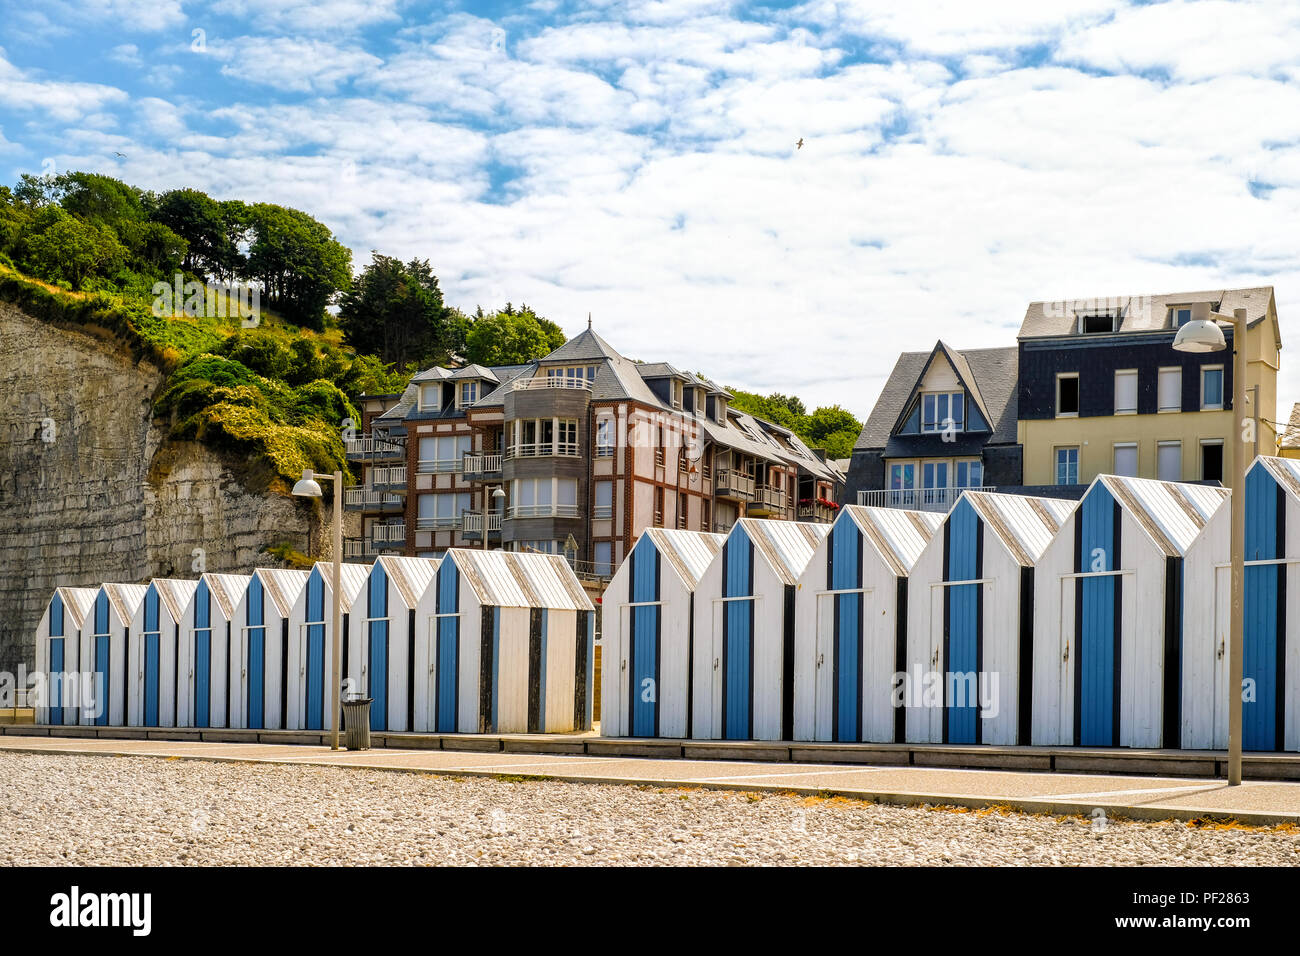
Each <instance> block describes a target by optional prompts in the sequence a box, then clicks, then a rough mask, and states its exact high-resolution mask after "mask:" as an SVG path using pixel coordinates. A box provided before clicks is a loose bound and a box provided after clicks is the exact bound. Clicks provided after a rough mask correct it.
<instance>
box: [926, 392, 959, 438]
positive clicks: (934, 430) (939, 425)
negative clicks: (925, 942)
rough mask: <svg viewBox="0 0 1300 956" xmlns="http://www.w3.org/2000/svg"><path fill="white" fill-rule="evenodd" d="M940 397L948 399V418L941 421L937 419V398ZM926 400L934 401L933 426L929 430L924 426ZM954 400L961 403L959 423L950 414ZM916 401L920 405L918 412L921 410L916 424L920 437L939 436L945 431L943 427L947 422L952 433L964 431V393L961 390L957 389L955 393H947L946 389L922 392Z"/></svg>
mask: <svg viewBox="0 0 1300 956" xmlns="http://www.w3.org/2000/svg"><path fill="white" fill-rule="evenodd" d="M940 396H946V397H947V399H948V417H947V418H942V419H941V418H939V397H940ZM926 399H933V400H934V414H935V419H934V423H933V425H932V426H931V427H929V428H927V427H926V424H925V402H926ZM954 399H956V400H957V401H958V402H960V403H961V410H962V413H961V421H960V422H958V421H957V418H956V416H955V415H953V413H952V407H953V400H954ZM918 401H919V403H920V410H921V414H920V419H919V422H918V424H919V425H920V433H921V434H922V435H937V434H939V433H940V432H942V431H944V430H945V425H946V423H947V422H949V421H951V422H952V427H953V430H954V431H958V432H962V431H965V430H966V393H965V392H964V391H962V390H961V389H957V390H956V391H948V390H947V389H943V390H940V391H936V392H922V393H921V396H920V398H919V399H918Z"/></svg>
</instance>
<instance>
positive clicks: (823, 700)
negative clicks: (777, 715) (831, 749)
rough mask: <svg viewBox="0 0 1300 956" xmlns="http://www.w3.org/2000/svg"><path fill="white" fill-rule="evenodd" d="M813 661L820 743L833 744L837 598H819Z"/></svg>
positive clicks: (825, 596) (815, 715)
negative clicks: (822, 741)
mask: <svg viewBox="0 0 1300 956" xmlns="http://www.w3.org/2000/svg"><path fill="white" fill-rule="evenodd" d="M815 654H816V656H815V657H814V659H813V681H814V686H815V688H816V690H815V694H816V709H815V711H814V719H815V721H816V725H815V728H814V736H815V739H817V740H830V739H831V731H832V725H833V724H834V713H833V711H834V707H835V595H833V594H818V595H817V642H816V651H815Z"/></svg>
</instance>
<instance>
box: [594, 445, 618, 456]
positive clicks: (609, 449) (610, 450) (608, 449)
mask: <svg viewBox="0 0 1300 956" xmlns="http://www.w3.org/2000/svg"><path fill="white" fill-rule="evenodd" d="M596 457H597V458H613V457H614V446H613V445H597V446H596Z"/></svg>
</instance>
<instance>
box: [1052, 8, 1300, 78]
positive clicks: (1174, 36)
mask: <svg viewBox="0 0 1300 956" xmlns="http://www.w3.org/2000/svg"><path fill="white" fill-rule="evenodd" d="M1297 50H1300V6H1298V5H1297V4H1295V3H1293V2H1290V0H1234V2H1232V3H1228V2H1226V0H1194V2H1187V0H1168V2H1164V3H1158V4H1152V5H1150V6H1141V7H1132V8H1129V9H1126V10H1122V11H1119V12H1117V13H1116V15H1115V17H1114V19H1112V20H1110V21H1109V22H1106V23H1102V24H1097V25H1094V26H1091V27H1089V28H1088V29H1085V30H1080V31H1078V32H1076V33H1073V34H1071V35H1069V36H1066V37H1064V38H1063V40H1062V43H1061V46H1060V49H1059V51H1058V53H1057V57H1058V59H1059V60H1060V61H1062V62H1066V63H1075V62H1077V63H1084V64H1088V65H1091V66H1094V67H1098V68H1101V69H1104V70H1110V71H1115V72H1119V71H1129V70H1161V71H1164V72H1166V73H1168V74H1169V75H1170V76H1172V77H1174V78H1176V79H1180V80H1205V79H1210V78H1213V77H1218V76H1222V75H1224V74H1226V73H1249V74H1253V75H1256V76H1269V75H1271V74H1272V72H1273V71H1275V70H1278V69H1294V68H1295V66H1296V54H1297ZM1292 78H1293V79H1294V77H1292Z"/></svg>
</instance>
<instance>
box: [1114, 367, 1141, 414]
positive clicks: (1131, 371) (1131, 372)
mask: <svg viewBox="0 0 1300 956" xmlns="http://www.w3.org/2000/svg"><path fill="white" fill-rule="evenodd" d="M1121 376H1124V377H1126V378H1127V377H1129V376H1131V377H1132V379H1133V407H1132V408H1120V407H1119V383H1120V377H1121ZM1139 384H1140V380H1139V377H1138V370H1137V369H1135V368H1117V369H1115V414H1116V415H1136V414H1137V413H1138V385H1139Z"/></svg>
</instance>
